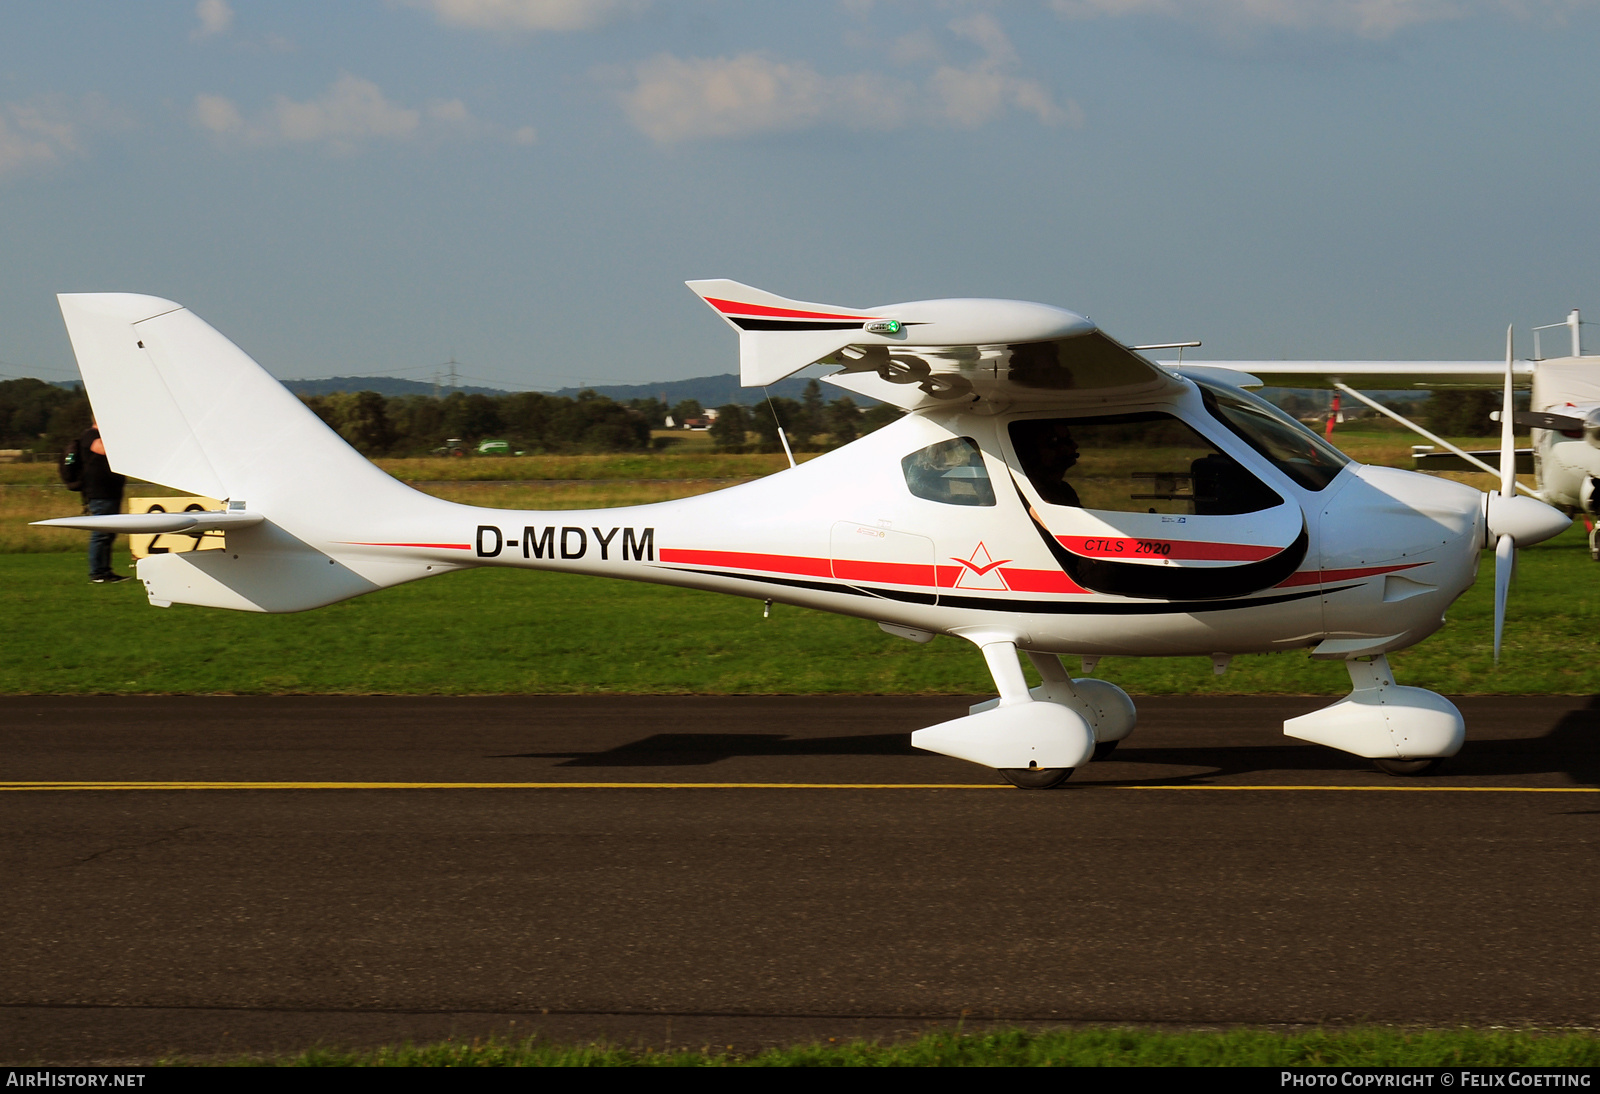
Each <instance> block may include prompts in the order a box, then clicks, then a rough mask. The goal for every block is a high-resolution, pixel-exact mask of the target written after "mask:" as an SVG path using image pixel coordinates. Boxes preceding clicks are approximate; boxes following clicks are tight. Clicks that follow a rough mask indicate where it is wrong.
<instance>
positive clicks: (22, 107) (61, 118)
mask: <svg viewBox="0 0 1600 1094" xmlns="http://www.w3.org/2000/svg"><path fill="white" fill-rule="evenodd" d="M128 124H129V121H128V119H127V118H126V117H125V116H124V115H122V114H120V113H118V112H117V111H114V110H112V109H110V108H109V107H108V106H107V105H106V102H105V100H104V99H101V98H100V97H99V96H95V95H89V96H84V97H83V98H81V99H68V98H66V97H64V96H58V95H43V96H38V97H36V98H32V99H28V100H26V101H23V102H12V103H0V177H3V176H6V175H13V174H21V173H24V172H27V171H30V170H39V169H44V168H50V167H54V166H56V165H57V164H60V163H61V162H62V161H64V160H66V159H69V158H71V157H73V156H76V155H79V154H81V153H82V152H83V138H84V135H85V134H86V133H88V132H90V131H92V130H96V129H109V128H125V127H126V126H127V125H128Z"/></svg>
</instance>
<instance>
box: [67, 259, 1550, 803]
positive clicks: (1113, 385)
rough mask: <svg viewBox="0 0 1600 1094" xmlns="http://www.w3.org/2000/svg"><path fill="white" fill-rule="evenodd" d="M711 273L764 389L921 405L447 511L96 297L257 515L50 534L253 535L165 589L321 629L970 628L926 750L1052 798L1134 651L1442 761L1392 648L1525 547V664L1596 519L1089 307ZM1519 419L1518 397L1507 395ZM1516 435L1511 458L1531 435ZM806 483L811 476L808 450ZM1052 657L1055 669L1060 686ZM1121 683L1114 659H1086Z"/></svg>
mask: <svg viewBox="0 0 1600 1094" xmlns="http://www.w3.org/2000/svg"><path fill="white" fill-rule="evenodd" d="M689 284H690V287H691V288H692V289H693V290H694V291H695V292H696V293H698V294H699V295H700V296H701V297H702V298H703V299H704V300H705V301H706V303H707V304H709V305H710V306H711V307H712V308H713V309H715V310H716V312H717V313H718V314H719V315H721V316H722V318H723V319H725V320H726V321H727V322H728V323H729V325H730V326H732V327H733V328H734V329H735V330H736V331H738V334H739V343H740V370H741V374H742V380H743V382H744V384H745V385H746V386H753V385H765V384H769V383H771V382H772V381H774V380H777V379H780V378H782V377H784V376H788V375H790V374H792V373H794V372H796V371H798V370H799V369H801V368H804V367H806V366H808V365H811V364H813V363H814V362H819V361H821V362H824V363H829V364H833V365H835V366H837V371H836V372H835V373H834V374H832V375H831V376H829V377H828V379H830V380H831V381H832V382H833V383H836V384H838V385H840V386H842V387H845V388H847V389H849V390H851V391H854V392H857V393H860V394H864V395H868V396H871V397H873V398H876V399H881V400H884V401H887V402H890V403H893V404H895V405H897V406H900V407H902V408H904V409H905V410H907V411H909V413H907V414H906V416H905V417H903V418H901V419H900V420H899V421H897V422H895V423H894V424H892V425H890V426H887V427H885V428H883V429H881V430H878V431H877V432H875V433H871V434H869V435H867V436H866V437H864V438H862V439H860V440H858V441H856V442H854V443H853V444H850V445H847V446H846V447H844V448H841V449H839V450H837V451H834V452H830V453H828V454H826V455H823V456H821V457H819V458H817V459H814V460H811V461H809V462H807V463H805V464H803V465H800V466H791V467H790V468H789V469H788V470H785V471H782V472H779V473H777V474H775V475H771V476H769V477H767V478H765V479H761V480H759V481H757V482H753V483H748V484H745V485H742V486H736V487H732V488H730V489H727V490H722V491H718V492H716V493H712V494H705V495H701V496H698V497H692V498H685V499H682V500H678V501H670V502H662V503H659V504H653V505H641V506H633V507H628V508H619V509H596V510H575V511H560V512H518V511H511V510H503V509H487V508H479V507H474V506H468V505H458V504H453V503H450V502H446V501H442V500H439V499H436V498H432V497H429V496H427V495H425V494H421V493H418V492H417V491H414V490H412V489H410V488H409V487H407V486H404V485H403V484H401V483H399V482H397V481H396V480H394V479H392V478H390V477H389V476H388V475H386V474H385V473H384V472H383V471H381V470H379V469H378V468H377V467H376V466H374V465H373V464H371V463H370V462H368V461H367V460H366V459H365V458H363V457H362V456H361V455H359V454H358V453H357V452H355V451H354V450H353V449H351V448H350V447H349V446H348V445H346V444H345V443H344V441H342V440H341V439H340V438H339V437H338V436H337V435H336V434H335V433H333V432H332V431H331V430H329V429H328V428H327V427H326V426H325V425H323V423H322V422H321V421H320V420H319V419H318V418H317V417H316V415H315V414H313V413H312V412H311V411H310V410H308V409H307V408H306V407H305V406H304V405H303V404H301V402H300V401H299V400H298V399H296V398H295V397H294V396H293V395H290V394H289V393H288V392H287V391H286V390H284V388H283V387H282V386H281V385H280V384H278V382H277V381H275V380H273V379H272V377H271V376H269V375H268V374H267V373H266V372H265V371H263V370H262V369H261V368H260V367H259V366H258V365H257V364H256V363H255V362H254V361H252V360H251V359H250V358H249V357H247V356H246V355H245V354H244V353H243V352H242V351H240V350H239V349H238V348H237V347H236V346H234V345H233V344H232V343H231V342H229V341H228V340H227V339H226V338H224V337H223V336H222V335H220V334H218V333H217V332H216V331H215V330H213V329H212V328H211V327H210V326H208V325H206V324H205V323H204V322H203V321H201V320H200V319H199V318H197V317H196V316H195V315H193V314H192V313H190V312H189V311H187V310H186V309H184V308H183V307H181V306H180V305H178V304H174V303H172V302H170V301H167V300H160V299H156V298H153V297H148V296H133V295H123V294H95V295H65V296H62V297H61V298H60V299H61V309H62V313H63V315H64V317H65V319H66V324H67V330H68V333H69V335H70V336H71V339H72V345H73V349H74V351H75V353H76V354H77V357H78V362H79V365H80V368H81V370H82V373H83V378H84V382H85V384H86V386H87V390H88V393H89V397H90V400H91V402H92V404H93V408H94V411H95V413H96V415H97V416H98V419H99V422H100V431H101V435H102V437H103V438H104V440H105V445H106V450H107V453H108V455H109V456H110V458H111V461H112V463H113V466H114V467H115V468H116V469H117V470H118V471H120V472H122V473H124V474H128V475H133V476H137V477H139V478H143V479H146V480H148V481H150V482H155V483H161V484H163V485H166V486H171V487H176V488H179V489H182V490H185V491H187V492H190V493H193V494H197V495H201V496H206V497H214V498H224V499H227V500H226V504H225V507H224V508H223V509H221V510H219V511H216V512H210V513H173V514H122V515H116V516H103V517H72V518H65V519H60V520H51V521H40V522H39V523H41V524H49V525H55V526H61V527H69V528H87V529H109V530H114V531H120V532H183V531H188V532H191V533H196V534H197V533H200V532H203V531H207V530H213V529H216V530H221V531H223V532H224V533H225V534H226V537H227V540H226V548H225V549H224V550H216V551H198V552H194V553H189V554H180V553H170V554H160V555H152V556H150V557H148V558H144V559H141V560H140V561H139V564H138V576H139V579H140V580H141V581H142V582H143V583H144V586H145V589H146V591H147V593H148V595H149V598H150V602H151V603H152V604H156V605H159V606H167V605H170V604H199V605H206V606H210V607H219V608H234V609H239V610H244V611H260V612H294V611H303V610H305V609H308V608H316V607H320V606H321V605H324V604H331V603H334V602H335V601H339V600H344V599H347V598H349V597H353V596H359V595H360V594H362V593H368V592H372V591H374V590H376V589H381V588H385V587H388V586H391V585H398V584H401V583H403V582H407V581H414V580H416V579H418V578H422V577H428V576H431V575H433V574H439V573H444V572H446V571H450V570H458V569H462V568H464V567H469V566H512V567H523V568H527V569H547V570H561V571H566V572H571V573H582V574H593V575H599V576H606V577H618V578H627V579H631V580H637V581H652V582H659V583H663V584H669V585H680V586H687V587H692V588H699V589H709V590H714V591H718V592H726V593H732V594H734V595H737V596H746V597H752V598H755V599H758V600H768V601H780V602H784V603H789V604H795V605H800V606H802V607H807V608H816V609H819V610H822V611H831V612H839V613H842V614H845V615H852V616H859V617H861V618H863V619H867V620H872V621H875V622H877V623H878V624H879V625H880V626H882V627H883V629H884V630H886V631H888V632H889V633H891V634H895V635H899V636H901V637H904V638H908V639H911V640H912V641H916V642H926V641H928V640H930V639H932V638H933V637H934V636H936V635H941V634H945V635H955V636H958V637H960V638H964V639H966V640H967V641H970V642H972V643H973V644H974V645H976V646H977V647H979V649H980V650H981V651H982V653H983V656H984V658H985V660H986V661H987V663H988V666H989V669H990V672H991V673H992V674H993V676H994V681H995V685H996V687H997V690H998V691H999V697H998V698H997V699H993V700H990V701H989V702H987V703H980V704H978V705H977V706H975V707H973V708H972V709H971V712H970V713H969V714H968V715H966V716H965V717H961V718H957V719H954V720H952V721H948V722H944V723H942V724H940V725H936V726H930V727H928V728H926V729H922V730H918V731H917V732H916V733H915V734H913V735H912V743H913V744H915V745H916V746H918V747H920V748H923V749H927V750H930V751H933V752H938V753H943V754H945V755H949V756H954V757H958V758H960V759H963V760H968V761H971V762H974V763H978V764H983V765H986V766H988V767H992V768H995V769H997V770H998V771H999V772H1000V774H1001V775H1002V776H1003V777H1004V778H1006V779H1007V780H1009V781H1010V782H1012V783H1014V784H1016V785H1017V786H1023V787H1039V788H1043V787H1050V786H1055V785H1057V784H1059V783H1061V782H1062V781H1064V780H1065V779H1066V778H1067V777H1068V776H1069V775H1070V774H1071V773H1072V771H1073V769H1074V768H1076V767H1078V766H1080V765H1082V764H1084V763H1085V762H1087V761H1089V760H1090V759H1091V758H1093V757H1096V756H1104V755H1105V754H1106V753H1108V752H1109V751H1110V750H1111V749H1113V748H1115V747H1116V744H1117V742H1119V741H1121V740H1122V739H1124V738H1125V737H1127V736H1128V734H1129V733H1130V732H1131V731H1132V730H1133V728H1134V721H1135V711H1134V706H1133V703H1132V702H1131V701H1130V699H1129V698H1128V696H1127V694H1126V693H1125V692H1123V691H1122V690H1121V689H1120V688H1118V687H1116V686H1115V685H1113V684H1110V683H1108V682H1106V681H1103V680H1098V679H1092V678H1079V679H1074V678H1073V677H1072V676H1071V675H1070V673H1068V672H1067V670H1066V669H1065V667H1064V666H1063V663H1062V660H1061V658H1062V656H1064V655H1076V656H1080V657H1082V658H1083V659H1084V661H1085V663H1086V665H1088V666H1092V664H1093V662H1094V661H1095V660H1096V659H1098V658H1099V657H1102V656H1104V655H1108V654H1117V655H1128V656H1175V655H1200V656H1206V657H1210V658H1212V659H1213V661H1214V664H1215V665H1216V666H1217V670H1218V671H1221V670H1222V668H1223V667H1225V666H1226V664H1227V661H1228V659H1229V658H1230V657H1232V656H1233V655H1235V654H1242V653H1257V652H1267V651H1286V650H1309V651H1310V653H1311V656H1312V657H1317V658H1325V659H1334V660H1340V661H1343V662H1344V663H1345V665H1346V666H1347V667H1348V669H1349V673H1350V678H1351V693H1350V694H1349V695H1348V696H1346V697H1345V698H1343V699H1341V700H1339V701H1338V702H1336V703H1334V704H1333V705H1331V706H1329V707H1327V708H1325V709H1322V710H1318V711H1315V712H1313V713H1311V714H1307V715H1304V716H1302V717H1299V718H1293V719H1290V720H1289V721H1287V722H1286V723H1285V724H1284V731H1285V732H1286V733H1287V734H1289V735H1290V736H1293V737H1297V738H1300V739H1303V740H1307V741H1313V742H1316V743H1320V744H1324V745H1328V746H1331V747H1333V748H1336V749H1342V750H1344V751H1346V752H1350V753H1353V754H1355V755H1358V756H1363V757H1368V758H1370V759H1372V760H1373V761H1374V762H1375V763H1376V764H1377V765H1378V766H1379V767H1380V768H1382V769H1383V770H1385V771H1388V772H1390V773H1391V774H1397V775H1401V774H1417V773H1420V772H1423V771H1427V770H1431V769H1432V768H1433V767H1435V766H1436V765H1437V763H1438V762H1439V760H1440V759H1442V758H1444V757H1447V756H1451V755H1454V754H1455V753H1456V751H1457V750H1458V749H1460V747H1461V745H1462V742H1463V740H1464V737H1465V726H1464V724H1463V722H1462V718H1461V715H1460V713H1459V712H1458V711H1457V710H1456V708H1455V707H1454V706H1453V705H1452V704H1451V703H1450V702H1449V701H1448V700H1446V699H1445V698H1444V697H1443V696H1440V695H1436V694H1434V693H1433V692H1430V691H1425V690H1423V689H1421V688H1415V687H1404V686H1399V685H1397V684H1396V683H1395V682H1394V678H1393V676H1392V674H1391V673H1390V670H1389V666H1388V662H1387V660H1386V658H1385V655H1386V654H1387V653H1388V652H1389V651H1390V650H1396V649H1401V648H1404V647H1406V646H1409V645H1411V644H1412V643H1415V642H1417V641H1419V640H1421V639H1422V638H1424V637H1426V636H1427V635H1429V634H1432V633H1433V632H1434V631H1436V630H1438V629H1439V627H1440V626H1441V625H1442V624H1443V622H1444V611H1445V609H1446V608H1447V607H1448V606H1449V605H1450V604H1451V603H1452V602H1453V601H1454V600H1455V599H1456V598H1457V597H1458V596H1460V595H1461V594H1462V592H1464V591H1465V590H1466V589H1467V588H1468V587H1469V586H1470V585H1471V584H1472V582H1473V580H1474V578H1475V576H1476V573H1477V567H1478V559H1479V555H1480V552H1481V551H1482V550H1483V549H1484V548H1485V547H1486V546H1495V547H1496V560H1497V561H1496V577H1497V582H1496V605H1495V611H1496V650H1497V652H1498V645H1499V633H1500V626H1501V622H1502V620H1503V619H1504V614H1505V594H1506V585H1507V582H1508V581H1509V577H1510V572H1511V566H1512V562H1513V554H1512V553H1513V551H1514V549H1515V547H1516V546H1518V545H1526V544H1529V543H1537V542H1539V541H1540V540H1543V539H1546V538H1548V537H1550V536H1553V535H1555V534H1557V533H1558V532H1560V531H1561V530H1562V529H1564V528H1565V527H1566V526H1567V524H1568V523H1569V522H1568V519H1567V518H1566V517H1565V516H1564V515H1562V514H1561V513H1559V512H1557V511H1556V510H1555V509H1553V508H1551V507H1549V506H1547V505H1545V504H1543V503H1541V502H1539V501H1537V500H1534V499H1531V498H1526V497H1517V496H1516V495H1515V493H1514V491H1513V489H1512V486H1511V485H1510V482H1509V480H1510V478H1511V476H1510V473H1509V469H1510V467H1511V461H1509V460H1507V461H1502V462H1503V463H1504V465H1505V466H1506V467H1507V469H1508V471H1507V474H1506V475H1505V476H1504V477H1503V481H1502V483H1501V489H1500V490H1499V491H1498V492H1496V493H1493V494H1489V495H1485V494H1482V493H1480V492H1479V491H1477V490H1474V489H1472V488H1471V487H1467V486H1463V485H1461V484H1459V483H1455V482H1450V481H1447V480H1442V479H1436V478H1431V477H1429V476H1426V475H1421V474H1417V473H1414V472H1409V471H1401V470H1395V469H1391V468H1386V467H1366V466H1361V465H1358V464H1355V463H1353V462H1352V461H1350V460H1349V459H1348V458H1347V457H1346V456H1344V455H1343V454H1341V453H1340V452H1338V451H1337V450H1336V449H1334V448H1333V447H1331V446H1330V445H1328V444H1326V443H1325V442H1324V441H1323V440H1322V439H1321V438H1320V437H1318V436H1317V435H1316V434H1314V433H1312V432H1311V431H1309V430H1307V429H1306V428H1304V427H1303V426H1301V425H1300V424H1299V423H1298V422H1296V421H1294V420H1293V419H1291V418H1289V417H1288V416H1287V415H1285V414H1283V413H1281V412H1280V411H1278V410H1276V409H1275V408H1273V407H1272V406H1271V405H1270V404H1268V403H1266V402H1264V401H1263V400H1261V399H1259V398H1257V397H1256V396H1254V395H1251V394H1249V393H1247V392H1246V391H1244V390H1243V385H1247V384H1250V383H1252V382H1254V381H1253V379H1252V377H1250V376H1247V375H1244V374H1242V373H1241V372H1239V371H1236V370H1230V369H1227V368H1219V367H1217V366H1215V365H1209V366H1195V367H1189V368H1182V369H1172V368H1168V367H1165V366H1162V365H1160V364H1157V363H1156V362H1154V361H1152V360H1151V359H1149V358H1147V357H1145V356H1144V355H1143V354H1142V352H1141V350H1146V349H1156V348H1162V347H1133V348H1129V347H1127V346H1124V345H1122V344H1120V343H1118V342H1117V341H1115V340H1114V339H1112V338H1110V337H1109V336H1107V335H1106V334H1104V333H1103V332H1102V331H1100V330H1099V329H1098V328H1097V327H1096V326H1095V325H1094V324H1093V323H1092V322H1090V321H1089V320H1088V319H1086V318H1084V317H1083V316H1080V315H1075V314H1073V313H1072V312H1068V311H1063V310H1061V309H1059V308H1054V307H1048V306H1045V305H1042V304H1029V303H1022V302H1018V301H1010V300H925V301H913V302H910V303H902V304H891V305H885V306H882V307H872V308H862V309H852V308H840V307H833V306H829V305H822V304H811V303H805V302H803V301H796V300H788V299H785V298H783V297H778V296H774V295H772V294H770V293H765V292H762V291H760V290H757V289H752V288H750V287H749V286H746V285H741V284H739V283H737V282H733V281H695V282H690V283H689ZM1505 387H1506V405H1507V406H1508V407H1509V405H1510V387H1511V383H1510V381H1509V380H1508V381H1507V382H1506V385H1505ZM1509 437H1510V421H1509V417H1508V419H1507V422H1506V438H1507V440H1506V443H1505V445H1504V448H1505V449H1506V450H1509V449H1510V440H1509ZM791 463H792V461H791ZM1019 651H1021V652H1022V653H1025V654H1026V655H1027V657H1028V659H1029V660H1030V661H1031V662H1032V663H1033V665H1034V667H1035V668H1036V669H1037V671H1038V673H1039V675H1040V677H1041V678H1042V683H1041V684H1040V686H1038V687H1036V688H1032V689H1030V688H1029V687H1028V685H1027V682H1026V678H1025V677H1024V675H1023V672H1022V668H1021V665H1020V663H1019V660H1018V652H1019ZM1086 671H1092V669H1086Z"/></svg>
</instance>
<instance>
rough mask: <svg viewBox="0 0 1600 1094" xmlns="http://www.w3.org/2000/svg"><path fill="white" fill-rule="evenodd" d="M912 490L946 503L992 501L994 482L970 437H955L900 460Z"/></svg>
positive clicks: (986, 503)
mask: <svg viewBox="0 0 1600 1094" xmlns="http://www.w3.org/2000/svg"><path fill="white" fill-rule="evenodd" d="M900 469H901V470H902V471H904V472H905V476H906V486H907V487H908V488H909V489H910V491H911V493H912V494H914V495H916V496H917V497H919V498H926V499H928V500H929V501H938V502H943V503H944V504H946V505H993V504H994V485H993V484H992V483H991V482H990V481H989V471H988V469H987V468H985V467H984V466H983V453H981V452H980V451H978V444H977V442H976V441H974V440H973V439H972V438H971V437H955V438H953V439H951V440H948V441H940V442H939V443H938V444H930V445H929V446H928V447H927V448H924V449H921V450H919V451H916V452H913V453H911V455H909V456H907V457H906V458H905V459H903V460H901V461H900Z"/></svg>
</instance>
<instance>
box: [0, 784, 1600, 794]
mask: <svg viewBox="0 0 1600 1094" xmlns="http://www.w3.org/2000/svg"><path fill="white" fill-rule="evenodd" d="M1010 789H1013V788H1012V787H1011V786H1009V785H1007V784H1005V783H646V782H610V783H594V782H543V783H385V782H0V792H4V791H8V790H10V791H18V790H1010ZM1065 789H1067V790H1069V791H1071V790H1079V791H1082V790H1356V791H1370V792H1377V793H1411V794H1419V793H1421V794H1600V787H1594V786H1339V785H1333V786H1302V785H1292V784H1286V783H1277V784H1265V785H1239V784H1235V783H1163V784H1160V785H1153V786H1127V785H1122V784H1113V785H1106V784H1096V783H1079V784H1078V785H1077V786H1068V787H1066V788H1065Z"/></svg>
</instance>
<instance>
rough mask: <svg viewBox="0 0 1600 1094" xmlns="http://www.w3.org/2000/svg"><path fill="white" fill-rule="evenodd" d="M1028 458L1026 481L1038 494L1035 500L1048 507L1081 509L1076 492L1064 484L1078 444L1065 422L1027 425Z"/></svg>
mask: <svg viewBox="0 0 1600 1094" xmlns="http://www.w3.org/2000/svg"><path fill="white" fill-rule="evenodd" d="M1028 425H1029V426H1033V427H1034V428H1030V429H1029V430H1028V432H1029V433H1031V434H1032V436H1031V437H1029V438H1028V440H1029V442H1030V443H1029V448H1030V449H1031V452H1030V455H1031V458H1029V459H1027V460H1026V461H1025V463H1024V465H1023V466H1024V467H1025V468H1026V469H1027V472H1028V481H1029V482H1031V483H1033V488H1034V489H1035V490H1037V491H1039V497H1040V498H1041V499H1043V500H1044V501H1045V502H1046V503H1048V504H1050V505H1071V506H1075V507H1077V508H1082V507H1083V503H1082V502H1081V501H1079V500H1078V492H1077V491H1076V490H1074V489H1073V487H1072V484H1071V483H1070V482H1068V481H1067V477H1066V476H1067V472H1068V471H1071V470H1072V469H1073V468H1074V467H1075V466H1077V463H1078V442H1077V440H1076V439H1075V438H1074V437H1073V436H1072V430H1071V428H1070V427H1069V426H1068V425H1067V423H1066V422H1062V421H1042V422H1038V423H1032V422H1030V423H1028Z"/></svg>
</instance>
